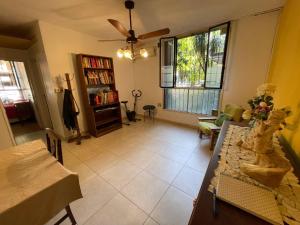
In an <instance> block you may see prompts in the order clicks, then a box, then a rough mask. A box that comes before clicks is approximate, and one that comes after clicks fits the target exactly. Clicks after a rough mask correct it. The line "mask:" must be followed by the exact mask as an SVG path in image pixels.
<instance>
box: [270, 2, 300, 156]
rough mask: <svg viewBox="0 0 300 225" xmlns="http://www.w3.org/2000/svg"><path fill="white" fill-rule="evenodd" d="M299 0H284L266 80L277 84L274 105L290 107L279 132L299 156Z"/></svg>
mask: <svg viewBox="0 0 300 225" xmlns="http://www.w3.org/2000/svg"><path fill="white" fill-rule="evenodd" d="M299 12H300V1H299V0H288V1H287V3H286V5H285V7H284V10H283V13H282V15H281V18H280V22H279V29H278V34H277V38H276V41H275V48H274V53H273V59H272V63H271V68H270V74H269V82H272V83H274V84H275V85H276V86H277V90H276V94H275V96H274V102H275V106H276V108H279V107H283V106H291V108H292V111H293V115H292V116H291V117H289V118H288V119H287V122H288V123H289V124H290V125H289V126H288V127H287V129H285V130H284V131H283V134H284V136H285V138H286V139H287V140H288V142H289V143H290V144H291V146H292V148H293V149H294V150H295V151H296V153H297V155H298V156H299V157H300V128H299V123H300V13H299Z"/></svg>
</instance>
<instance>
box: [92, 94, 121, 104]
mask: <svg viewBox="0 0 300 225" xmlns="http://www.w3.org/2000/svg"><path fill="white" fill-rule="evenodd" d="M89 98H90V104H91V105H106V104H111V103H114V102H118V92H117V91H100V92H98V93H97V94H90V95H89Z"/></svg>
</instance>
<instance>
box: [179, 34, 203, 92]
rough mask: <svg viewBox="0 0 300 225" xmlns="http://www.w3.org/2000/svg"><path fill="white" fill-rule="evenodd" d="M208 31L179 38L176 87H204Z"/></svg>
mask: <svg viewBox="0 0 300 225" xmlns="http://www.w3.org/2000/svg"><path fill="white" fill-rule="evenodd" d="M207 37H208V35H207V33H201V34H198V35H194V36H189V37H185V38H180V39H178V40H177V57H176V58H177V65H176V87H203V86H204V78H205V60H206V52H207Z"/></svg>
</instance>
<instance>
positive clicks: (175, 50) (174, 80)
mask: <svg viewBox="0 0 300 225" xmlns="http://www.w3.org/2000/svg"><path fill="white" fill-rule="evenodd" d="M165 39H173V41H174V66H173V86H171V87H165V86H162V82H161V77H162V74H161V41H162V40H165ZM176 61H177V37H176V36H171V37H163V38H160V39H159V87H160V88H175V84H176V66H177V62H176Z"/></svg>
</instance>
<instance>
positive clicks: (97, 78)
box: [84, 70, 114, 85]
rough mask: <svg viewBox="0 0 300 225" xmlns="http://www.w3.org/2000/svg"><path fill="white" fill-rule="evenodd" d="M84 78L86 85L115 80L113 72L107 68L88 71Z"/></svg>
mask: <svg viewBox="0 0 300 225" xmlns="http://www.w3.org/2000/svg"><path fill="white" fill-rule="evenodd" d="M84 79H85V84H86V85H98V84H112V83H113V82H114V80H113V74H112V72H111V71H107V70H104V71H101V70H92V71H87V72H86V74H85V76H84Z"/></svg>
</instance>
